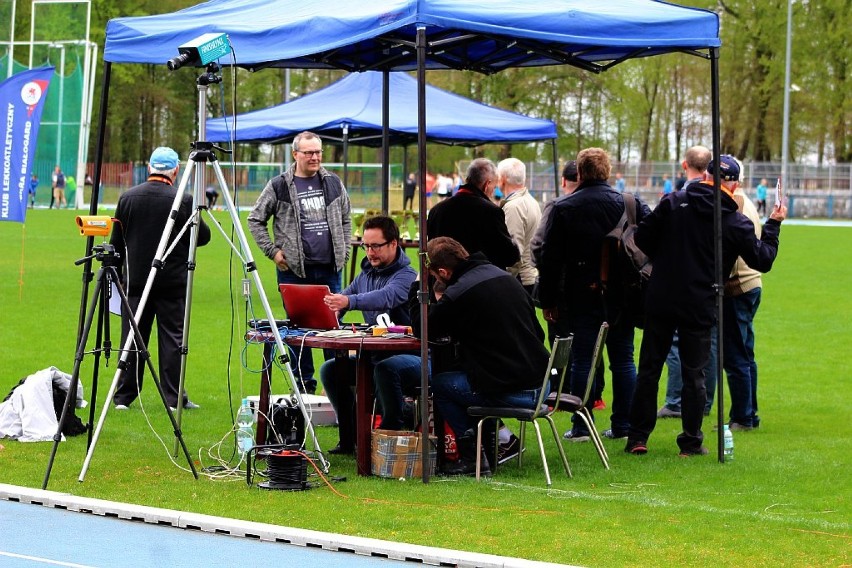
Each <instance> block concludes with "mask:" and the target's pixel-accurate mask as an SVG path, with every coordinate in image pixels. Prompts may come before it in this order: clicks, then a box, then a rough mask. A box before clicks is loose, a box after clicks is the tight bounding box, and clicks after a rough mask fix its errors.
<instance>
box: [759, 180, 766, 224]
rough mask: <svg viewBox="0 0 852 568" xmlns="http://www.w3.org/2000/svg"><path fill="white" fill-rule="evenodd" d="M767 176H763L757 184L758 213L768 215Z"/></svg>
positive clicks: (763, 215)
mask: <svg viewBox="0 0 852 568" xmlns="http://www.w3.org/2000/svg"><path fill="white" fill-rule="evenodd" d="M767 189H768V188H767V187H766V178H761V180H760V183H759V184H757V214H758V215H760V216H762V217H766V191H767Z"/></svg>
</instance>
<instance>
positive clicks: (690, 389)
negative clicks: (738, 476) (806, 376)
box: [624, 155, 787, 457]
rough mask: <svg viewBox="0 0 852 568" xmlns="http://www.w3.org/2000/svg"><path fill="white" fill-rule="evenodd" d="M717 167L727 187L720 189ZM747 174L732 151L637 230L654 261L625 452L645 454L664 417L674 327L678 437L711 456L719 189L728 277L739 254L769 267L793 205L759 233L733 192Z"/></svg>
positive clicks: (687, 447) (684, 447) (686, 450)
mask: <svg viewBox="0 0 852 568" xmlns="http://www.w3.org/2000/svg"><path fill="white" fill-rule="evenodd" d="M717 170H718V174H719V179H720V181H721V187H719V188H716V187H714V181H713V174H715V173H716V172H717ZM739 177H740V167H739V164H738V163H737V161H736V159H735V158H734V157H733V156H728V155H723V156H721V157H720V159H719V162H718V164H716V163H714V162H712V161H711V162H710V165H709V166H708V168H707V175H706V176H705V178H704V181H702V182H700V183H690V184H687V186H686V187H685V188H684V190H683V191H678V192H673V193H670V194H668V195H665V196H663V198H662V199H661V200H660V203H659V205H657V207H656V209H654V210H653V211H652V212H651V213H650V215H646V216H645V217H644V218H643V219H642V221H641V222H640V223H639V227H638V228H637V230H636V244H637V245H638V246H639V247H640V248H641V249H642V251H643V252H644V253H645V254H647V255H648V257H649V258H650V259H651V261H652V262H653V263H654V270H653V272H652V273H651V279H650V280H649V281H648V292H647V296H646V300H645V316H646V317H645V329H644V332H643V334H642V347H641V349H640V352H639V372H638V374H637V378H636V390H635V392H634V394H633V402H632V405H631V408H630V430H629V432H628V436H627V445H626V447H625V449H624V451H625V452H627V453H630V454H644V453H646V452H647V451H648V446H647V444H648V438H649V436H650V435H651V432H652V431H653V430H654V427H655V425H656V421H657V391H658V388H659V382H660V374H661V373H662V370H663V364H664V363H665V361H666V357H667V356H668V353H669V348H670V347H671V345H672V337H673V335H674V332H677V333H678V340H679V342H680V359H681V375H682V377H683V390H682V392H681V423H682V428H683V431H682V432H681V433H680V434H679V435H678V437H677V444H678V447H679V448H680V455H681V456H682V457H690V456H700V455H705V454H707V448H705V447H704V445H703V443H702V442H703V440H704V434H703V433H702V432H701V423H702V421H703V416H704V405H705V402H706V398H707V392H706V386H705V383H704V377H705V375H704V369H705V368H706V367H707V362H708V360H709V358H710V335H711V329H712V328H713V325H714V324H715V323H716V311H715V299H716V288H715V286H716V272H715V261H714V258H715V243H716V241H715V238H714V230H713V224H714V213H713V203H714V201H715V199H716V197H717V195H716V194H717V192H719V193H720V194H721V195H720V196H719V198H720V200H721V216H722V236H723V241H722V258H721V259H720V260H721V264H722V274H724V275H729V274H730V273H731V269H733V267H734V262H735V261H736V260H737V257H741V258H742V260H743V261H744V262H745V264H747V265H748V266H750V267H751V268H754V269H755V270H758V271H760V272H768V271H769V270H770V269H771V268H772V263H773V262H774V261H775V257H776V256H777V254H778V235H779V233H780V231H781V222H782V221H783V220H784V219H785V218H786V216H787V208H786V207H784V206H783V205H780V206H779V207H776V208H775V210H774V211H773V212H772V215H770V217H769V220H768V221H767V222H766V224H765V225H764V227H763V231H762V233H761V236H760V238H758V237H757V236H756V235H755V228H754V224H753V223H752V222H751V221H750V220H749V219H748V217H746V216H745V215H743V214H742V213H740V212H739V211H738V210H737V203H736V202H735V201H734V198H733V196H732V194H733V189H734V188H735V187H736V182H737V180H739Z"/></svg>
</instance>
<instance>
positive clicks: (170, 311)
mask: <svg viewBox="0 0 852 568" xmlns="http://www.w3.org/2000/svg"><path fill="white" fill-rule="evenodd" d="M179 170H180V160H179V159H178V155H177V152H175V151H174V150H172V149H171V148H166V147H163V146H161V147H159V148H157V149H155V150H154V151H153V152H152V153H151V158H150V160H148V179H147V180H146V181H145V182H144V183H141V184H139V185H137V186H135V187H131V188H130V189H128V190H127V191H126V192H124V193H123V194H122V196H121V197H120V198H119V199H118V206H116V209H115V218H116V227H115V229H113V232H112V238H111V239H110V242H111V243H112V244H113V245H114V246H115V248H116V252H118V253H119V254H120V255H121V257H122V258H123V259H125V263H124V269H125V270H124V274H123V281H124V285H125V291H126V293H127V300H128V303H129V304H130V309H131V310H132V311H133V313H130V314H127V313H122V322H121V343H122V345H123V344H124V342H125V340H126V339H127V335H128V333H130V318H132V317H134V314H135V313H136V308H137V307H138V306H139V301H140V300H141V297H142V292H143V290H144V288H145V283H146V281H147V278H148V273H149V272H150V270H151V264H152V262H153V260H154V255H155V254H156V252H157V246H158V245H159V243H160V239H161V237H162V235H163V232H164V231H165V228H166V222H167V221H168V219H169V216H170V214H171V210H172V206H173V205H174V200H175V196H176V195H177V189H176V188H175V187H174V182H175V180H176V179H177V174H178V171H179ZM191 215H192V196H191V194H185V195H184V196H183V198H182V200H181V203H180V208H179V210H178V212H177V217H176V218H175V226H176V227H182V226H183V225H184V224H186V221H187V219H189V217H190V216H191ZM197 221H198V223H199V226H198V246H203V245H206V244H207V243H208V242H210V228H209V227H208V226H207V225H206V224H205V223H204V221H203V220H202V219H200V218H199V219H197ZM189 236H190V234H189V231H186V232H185V233H184V234H183V236H182V237H181V239H180V241H178V243H177V244H176V245H175V247H174V249H173V250H172V252H171V253H170V254H169V255H168V256H167V257H166V258H165V259H163V266H162V268H160V269H159V270H158V271H157V276H156V278H155V279H154V283H153V286H152V288H151V292H150V295H149V296H148V301H147V303H146V305H145V309H144V310H143V312H142V315H141V317H140V319H139V330H140V331H141V332H142V338H143V340H144V341H145V344H146V346H148V347H149V349H150V346H149V345H148V341H149V339H150V337H151V328H152V326H153V324H154V317H156V318H157V337H158V349H157V355H158V360H159V366H160V382H161V384H162V387H163V392H164V393H165V395H166V401H167V402H168V404H169V406H170V407H171V408H172V409H173V410H174V409H175V408H177V405H178V401H179V400H180V402H181V404H182V405H183V407H184V408H188V409H192V408H198V405H197V404H195V403H194V402H192V401H191V400H189V398H188V397H187V396H186V393H183V396H181V393H179V392H178V390H179V389H180V356H181V343H182V342H183V319H184V311H185V308H186V282H187V260H188V259H189ZM140 348H141V346H136V349H140ZM127 363H128V367H127V370H126V372H125V373H124V374H123V375H122V376H121V380H120V381H119V384H118V388H117V390H116V391H115V396H114V397H113V402H114V403H115V408H116V410H127V408H128V407H129V406H130V404H131V403H132V402H133V401H134V400H136V397H137V396H139V392H140V391H141V390H142V375H143V371H144V369H145V361H143V360H142V359H140V358H138V357H137V356H136V352H135V351H133V352H131V353H130V355H129V357H128V359H127Z"/></svg>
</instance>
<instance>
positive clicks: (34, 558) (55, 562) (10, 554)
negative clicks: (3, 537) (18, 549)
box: [0, 550, 95, 568]
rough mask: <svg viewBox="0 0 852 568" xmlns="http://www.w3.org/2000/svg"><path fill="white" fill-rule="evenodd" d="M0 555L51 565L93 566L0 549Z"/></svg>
mask: <svg viewBox="0 0 852 568" xmlns="http://www.w3.org/2000/svg"><path fill="white" fill-rule="evenodd" d="M0 556H8V557H9V558H20V559H22V560H32V561H34V562H41V563H42V564H51V565H53V566H69V567H70V568H95V567H94V566H89V565H88V564H74V563H73V562H62V561H60V560H51V559H49V558H39V557H37V556H27V555H26V554H15V553H14V552H3V551H2V550H0Z"/></svg>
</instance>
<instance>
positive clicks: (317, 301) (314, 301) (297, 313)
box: [278, 284, 340, 330]
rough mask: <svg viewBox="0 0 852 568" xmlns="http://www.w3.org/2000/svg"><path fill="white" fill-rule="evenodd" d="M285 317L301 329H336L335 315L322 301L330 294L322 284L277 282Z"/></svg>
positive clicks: (337, 325) (338, 325) (337, 323)
mask: <svg viewBox="0 0 852 568" xmlns="http://www.w3.org/2000/svg"><path fill="white" fill-rule="evenodd" d="M278 288H279V289H280V290H281V299H283V300H284V309H285V310H287V319H289V320H290V321H292V322H293V324H295V325H297V326H299V327H301V328H303V329H322V330H327V329H337V328H338V327H340V323H339V322H338V321H337V315H336V314H335V313H334V312H333V311H331V310H330V309H328V306H326V305H325V302H323V298H325V297H326V296H327V295H328V294H331V290H329V288H328V286H326V285H324V284H279V285H278Z"/></svg>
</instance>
